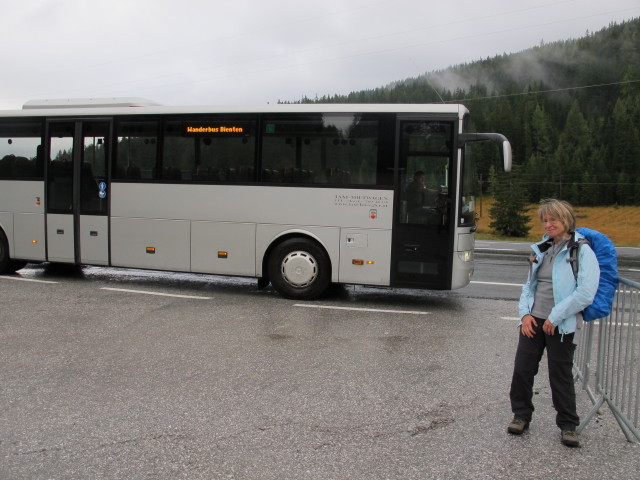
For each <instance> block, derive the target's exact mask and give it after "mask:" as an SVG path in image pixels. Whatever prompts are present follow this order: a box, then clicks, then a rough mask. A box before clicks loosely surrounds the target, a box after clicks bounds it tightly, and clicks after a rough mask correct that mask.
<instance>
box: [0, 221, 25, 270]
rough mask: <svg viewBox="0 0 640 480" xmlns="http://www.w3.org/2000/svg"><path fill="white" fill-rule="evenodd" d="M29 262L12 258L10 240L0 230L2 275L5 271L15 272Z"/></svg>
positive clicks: (0, 267)
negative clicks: (10, 255)
mask: <svg viewBox="0 0 640 480" xmlns="http://www.w3.org/2000/svg"><path fill="white" fill-rule="evenodd" d="M26 264H27V262H19V261H17V260H11V258H10V257H9V241H8V240H7V236H6V235H5V234H4V232H3V231H2V230H0V275H4V274H5V273H14V272H16V271H17V270H20V269H21V268H23V267H24V266H25V265H26Z"/></svg>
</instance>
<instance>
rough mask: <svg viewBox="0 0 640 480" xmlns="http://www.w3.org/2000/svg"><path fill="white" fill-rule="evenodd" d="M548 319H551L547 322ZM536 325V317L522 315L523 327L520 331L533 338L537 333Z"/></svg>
mask: <svg viewBox="0 0 640 480" xmlns="http://www.w3.org/2000/svg"><path fill="white" fill-rule="evenodd" d="M548 321H549V320H547V322H548ZM536 326H537V324H536V319H535V318H533V317H532V316H531V315H529V314H527V315H525V316H524V317H522V328H521V329H520V331H521V332H522V334H523V335H524V336H525V337H529V338H533V337H534V335H535V334H536V330H535V328H536Z"/></svg>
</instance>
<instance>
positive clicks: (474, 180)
mask: <svg viewBox="0 0 640 480" xmlns="http://www.w3.org/2000/svg"><path fill="white" fill-rule="evenodd" d="M463 155H464V158H463V161H462V182H461V183H462V185H461V187H462V189H461V190H460V191H461V195H462V196H461V198H460V225H472V224H473V223H474V222H475V221H476V196H477V194H478V190H479V187H480V184H479V181H478V172H477V170H476V163H475V161H474V156H473V144H471V143H469V144H467V145H466V146H465V148H464V150H463Z"/></svg>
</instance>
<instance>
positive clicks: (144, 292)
mask: <svg viewBox="0 0 640 480" xmlns="http://www.w3.org/2000/svg"><path fill="white" fill-rule="evenodd" d="M100 290H109V291H111V292H124V293H140V294H142V295H156V296H158V297H174V298H193V299H195V300H210V299H211V297H197V296H195V295H176V294H173V293H160V292H147V291H145V290H130V289H127V288H108V287H103V288H101V289H100Z"/></svg>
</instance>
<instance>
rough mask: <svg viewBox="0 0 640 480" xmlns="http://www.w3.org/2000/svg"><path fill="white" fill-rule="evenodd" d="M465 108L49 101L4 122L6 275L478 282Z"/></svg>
mask: <svg viewBox="0 0 640 480" xmlns="http://www.w3.org/2000/svg"><path fill="white" fill-rule="evenodd" d="M477 141H489V142H493V143H495V144H497V145H498V149H497V150H496V151H497V152H498V153H497V154H496V160H497V159H498V158H499V157H501V160H502V162H503V164H504V170H507V171H508V170H510V168H511V146H510V144H509V142H508V140H507V139H506V138H505V137H504V136H503V135H500V134H496V133H472V132H470V131H469V112H468V110H467V109H466V108H465V107H464V106H462V105H451V104H433V105H432V104H420V105H417V104H410V105H409V104H408V105H397V104H388V105H387V104H384V105H373V104H335V105H333V104H306V105H305V104H292V105H289V104H287V105H281V104H278V105H264V106H260V107H244V106H243V107H203V106H197V107H174V106H162V105H159V104H156V103H154V102H151V101H147V100H144V99H137V98H126V99H88V100H82V99H67V100H38V101H30V102H27V103H26V104H24V106H23V108H22V109H20V110H13V111H2V112H0V274H8V273H13V272H16V271H17V270H19V269H21V268H23V267H24V266H25V265H26V263H38V262H52V263H63V264H74V265H95V266H100V265H103V266H112V267H126V268H140V269H150V270H158V271H174V272H193V273H205V274H215V275H229V276H244V277H253V278H256V279H257V281H258V287H259V288H263V287H265V286H267V285H268V284H271V285H272V286H273V287H274V288H275V290H276V291H277V292H279V293H280V294H281V295H283V296H284V297H287V298H292V299H302V300H310V299H316V298H318V297H320V296H321V295H322V294H323V293H324V292H325V291H326V290H327V288H328V286H329V285H330V284H336V283H337V284H356V285H368V286H386V287H400V288H417V289H431V290H449V289H456V288H460V287H464V286H465V285H467V284H468V283H469V281H470V278H471V275H472V273H473V251H474V232H475V229H476V223H475V222H476V217H475V206H476V195H477V192H478V188H479V186H478V172H477V171H476V169H475V167H474V162H473V155H472V154H471V150H472V149H471V146H472V144H473V143H474V142H477Z"/></svg>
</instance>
